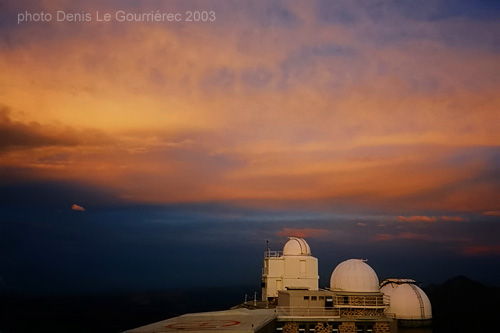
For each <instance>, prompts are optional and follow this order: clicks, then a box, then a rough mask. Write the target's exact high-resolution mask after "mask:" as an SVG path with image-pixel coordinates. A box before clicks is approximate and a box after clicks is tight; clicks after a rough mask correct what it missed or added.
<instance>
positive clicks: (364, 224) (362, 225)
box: [356, 222, 367, 227]
mask: <svg viewBox="0 0 500 333" xmlns="http://www.w3.org/2000/svg"><path fill="white" fill-rule="evenodd" d="M356 225H358V226H360V227H366V226H367V224H366V223H364V222H358V223H356Z"/></svg>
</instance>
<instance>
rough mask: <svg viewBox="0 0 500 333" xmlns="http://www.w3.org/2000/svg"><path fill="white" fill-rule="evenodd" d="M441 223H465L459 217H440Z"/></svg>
mask: <svg viewBox="0 0 500 333" xmlns="http://www.w3.org/2000/svg"><path fill="white" fill-rule="evenodd" d="M441 220H442V221H449V222H464V221H466V220H465V219H463V218H461V217H460V216H441Z"/></svg>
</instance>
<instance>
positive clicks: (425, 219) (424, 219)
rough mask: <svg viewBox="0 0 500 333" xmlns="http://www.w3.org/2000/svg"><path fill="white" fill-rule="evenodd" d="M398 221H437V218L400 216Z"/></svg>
mask: <svg viewBox="0 0 500 333" xmlns="http://www.w3.org/2000/svg"><path fill="white" fill-rule="evenodd" d="M398 221H401V222H436V221H437V219H436V217H435V216H419V215H415V216H408V217H406V216H398Z"/></svg>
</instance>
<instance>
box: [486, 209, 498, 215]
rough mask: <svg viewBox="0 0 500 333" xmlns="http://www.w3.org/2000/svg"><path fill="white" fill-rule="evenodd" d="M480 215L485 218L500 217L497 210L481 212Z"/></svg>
mask: <svg viewBox="0 0 500 333" xmlns="http://www.w3.org/2000/svg"><path fill="white" fill-rule="evenodd" d="M482 214H483V215H485V216H500V211H498V210H489V211H486V212H483V213H482Z"/></svg>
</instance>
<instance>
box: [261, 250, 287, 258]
mask: <svg viewBox="0 0 500 333" xmlns="http://www.w3.org/2000/svg"><path fill="white" fill-rule="evenodd" d="M282 255H283V251H266V252H264V258H279V257H281V256H282Z"/></svg>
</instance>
